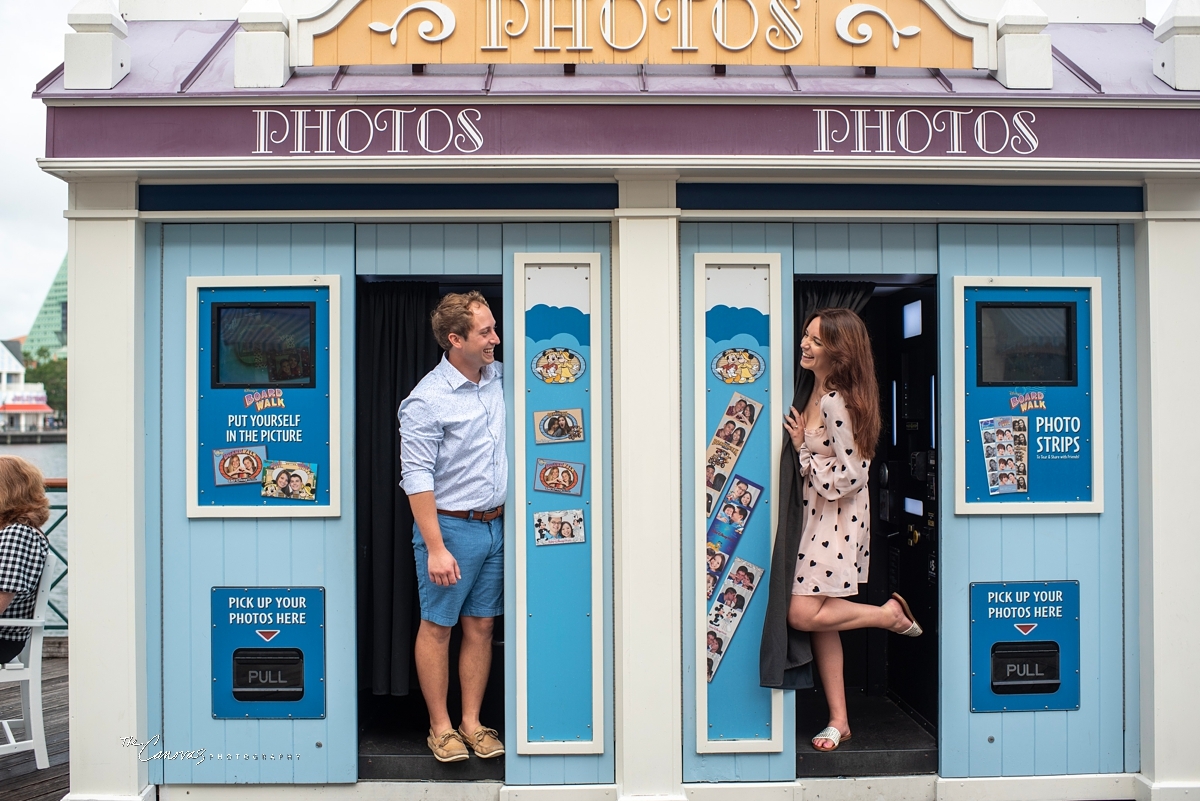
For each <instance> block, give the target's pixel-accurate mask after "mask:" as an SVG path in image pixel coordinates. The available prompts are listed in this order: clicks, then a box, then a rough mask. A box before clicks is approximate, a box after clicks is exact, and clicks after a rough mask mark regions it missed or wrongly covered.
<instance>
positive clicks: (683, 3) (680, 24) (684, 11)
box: [654, 0, 775, 52]
mask: <svg viewBox="0 0 1200 801" xmlns="http://www.w3.org/2000/svg"><path fill="white" fill-rule="evenodd" d="M677 2H678V6H677V9H678V10H677V13H676V15H677V19H676V23H677V24H676V27H677V28H678V29H679V40H678V41H679V43H678V44H677V45H675V46H674V47H672V48H671V49H672V50H674V51H677V52H678V51H691V50H697V49H698V48H697V47H696V45H695V44H694V43H693V41H692V3H693V0H677ZM772 2H775V0H772ZM662 4H663V0H654V18H655V19H656V20H658V21H659V22H662V23H666V22H669V21H670V20H671V10H670V9H667V11H666V16H663V15H662V14H661V13H659V6H661V5H662ZM768 44H770V42H768Z"/></svg>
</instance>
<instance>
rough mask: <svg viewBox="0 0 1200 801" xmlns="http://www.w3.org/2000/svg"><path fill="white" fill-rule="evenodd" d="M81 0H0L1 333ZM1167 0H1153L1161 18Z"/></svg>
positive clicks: (25, 299)
mask: <svg viewBox="0 0 1200 801" xmlns="http://www.w3.org/2000/svg"><path fill="white" fill-rule="evenodd" d="M75 2H76V0H33V2H30V0H0V30H5V31H20V34H19V35H16V36H10V37H7V41H6V43H5V46H4V47H3V48H0V76H3V81H0V108H2V109H4V118H5V120H6V122H5V124H4V125H0V176H2V180H0V187H2V188H0V339H9V338H11V337H17V336H24V335H25V334H27V333H29V329H30V327H31V326H32V325H33V318H34V317H36V316H37V312H38V308H39V307H40V306H41V304H42V299H43V298H44V297H45V296H46V290H47V289H49V288H50V283H51V282H52V281H53V280H54V274H55V273H56V272H57V270H58V266H59V264H61V263H62V260H63V257H64V256H65V255H66V252H67V223H66V220H64V219H63V216H62V212H63V209H65V208H66V206H67V188H66V184H64V183H63V182H62V181H60V180H58V179H57V178H53V177H51V176H49V175H46V174H44V173H43V172H42V171H41V170H40V169H38V166H37V162H36V161H35V159H37V158H38V157H39V156H40V155H42V154H43V152H44V150H45V136H46V111H45V108H44V107H43V106H42V104H41V103H39V102H37V101H35V100H33V99H31V98H30V95H31V94H32V93H33V87H34V86H35V85H36V84H37V82H38V81H40V80H41V79H42V78H43V77H45V76H46V74H47V73H49V72H50V71H51V70H53V69H54V68H55V67H57V66H58V65H59V64H61V63H62V53H63V34H64V33H66V32H67V30H68V28H67V26H66V19H67V12H68V11H69V10H70V8H71V6H72V5H74V4H75ZM1168 2H1169V0H1147V4H1146V6H1147V8H1146V16H1147V17H1148V18H1149V19H1152V20H1158V18H1159V16H1160V15H1161V14H1162V12H1163V10H1164V9H1165V8H1166V6H1167V4H1168Z"/></svg>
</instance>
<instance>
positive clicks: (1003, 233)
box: [996, 225, 1035, 776]
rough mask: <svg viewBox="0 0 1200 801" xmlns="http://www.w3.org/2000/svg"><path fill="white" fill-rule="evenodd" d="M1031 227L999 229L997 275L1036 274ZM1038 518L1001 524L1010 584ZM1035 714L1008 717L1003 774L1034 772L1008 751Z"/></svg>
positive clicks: (1027, 572)
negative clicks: (1009, 746)
mask: <svg viewBox="0 0 1200 801" xmlns="http://www.w3.org/2000/svg"><path fill="white" fill-rule="evenodd" d="M1029 231H1030V228H1029V226H1027V225H1001V226H998V228H997V231H996V234H997V245H998V248H997V254H996V272H997V274H998V275H1004V276H1017V275H1030V274H1031V273H1032V269H1033V268H1032V264H1031V257H1032V253H1031V251H1030V247H1029ZM1033 521H1034V518H1033V517H1032V516H1029V515H1005V516H1004V518H1003V520H1002V522H1001V530H1002V534H1001V536H1002V537H1003V550H1002V556H1001V558H1002V560H1003V561H1002V564H1001V571H1002V572H1003V574H1004V578H1005V580H1006V581H1032V580H1033V578H1034V567H1033V559H1031V558H1030V554H1032V553H1033V547H1034V532H1033ZM1034 731H1035V720H1034V713H1033V712H1014V713H1012V714H1011V715H1005V716H1004V720H1003V725H1002V731H1001V735H1000V737H999V738H997V739H998V741H999V744H1000V754H1001V763H1002V764H1001V771H1000V772H1001V773H1002V774H1004V775H1006V776H1015V775H1023V774H1029V773H1033V772H1034V766H1033V764H1032V762H1031V761H1030V760H1031V758H1032V757H1033V756H1034V754H1032V753H1029V752H1028V751H1026V750H1025V749H1022V748H1008V747H1007V745H1008V743H1022V742H1029V741H1031V740H1032V739H1033V737H1034Z"/></svg>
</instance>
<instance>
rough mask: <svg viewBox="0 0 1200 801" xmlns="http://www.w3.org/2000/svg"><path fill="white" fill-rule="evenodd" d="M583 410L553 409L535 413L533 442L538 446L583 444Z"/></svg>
mask: <svg viewBox="0 0 1200 801" xmlns="http://www.w3.org/2000/svg"><path fill="white" fill-rule="evenodd" d="M584 439H585V437H584V430H583V409H551V410H548V411H544V412H534V413H533V441H534V443H536V444H538V445H553V444H555V443H558V442H583V441H584Z"/></svg>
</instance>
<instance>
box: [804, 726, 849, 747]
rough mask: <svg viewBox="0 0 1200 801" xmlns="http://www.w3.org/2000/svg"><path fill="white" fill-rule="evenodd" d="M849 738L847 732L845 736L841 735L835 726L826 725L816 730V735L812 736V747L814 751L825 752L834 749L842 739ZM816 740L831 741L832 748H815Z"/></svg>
mask: <svg viewBox="0 0 1200 801" xmlns="http://www.w3.org/2000/svg"><path fill="white" fill-rule="evenodd" d="M849 739H850V735H849V734H847V735H846V736H845V737H843V736H842V733H841V732H840V731H838V730H837V727H836V726H826V727H825V728H823V729H821V730H820V731H819V732H817V735H816V736H815V737H813V738H812V747H813V750H814V751H820V752H821V753H827V752H829V751H836V750H837V747H838V746H839V745H841V744H842V741H843V740H849ZM817 740H828V741H829V742H831V743H833V748H817Z"/></svg>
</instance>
